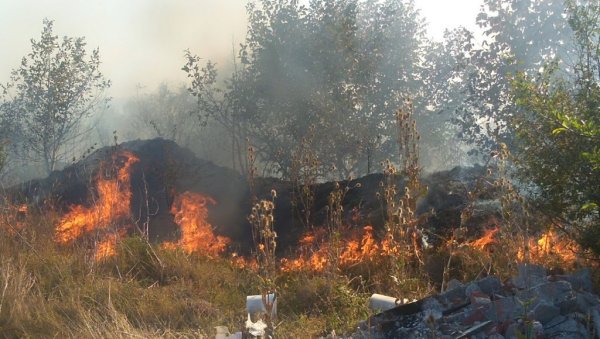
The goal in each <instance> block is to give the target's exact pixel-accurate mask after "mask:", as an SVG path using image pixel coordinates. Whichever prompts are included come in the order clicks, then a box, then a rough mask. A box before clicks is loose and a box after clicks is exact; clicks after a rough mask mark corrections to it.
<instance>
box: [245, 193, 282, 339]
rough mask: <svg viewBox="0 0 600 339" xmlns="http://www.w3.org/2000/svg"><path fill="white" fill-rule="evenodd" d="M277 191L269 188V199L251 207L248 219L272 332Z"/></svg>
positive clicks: (264, 303) (264, 302) (269, 328)
mask: <svg viewBox="0 0 600 339" xmlns="http://www.w3.org/2000/svg"><path fill="white" fill-rule="evenodd" d="M276 198H277V192H276V191H275V190H274V189H273V190H271V200H261V201H259V202H258V203H256V204H255V205H254V207H252V211H251V213H250V216H248V221H249V222H250V225H251V226H252V228H253V231H252V232H253V234H256V236H257V238H256V240H257V241H256V242H255V244H256V262H257V264H258V273H259V275H260V277H261V280H262V285H263V286H262V288H261V296H262V302H263V305H264V306H265V309H266V311H267V312H266V314H264V317H265V322H266V324H267V331H268V332H271V333H273V331H274V326H273V319H271V311H272V308H273V305H272V304H271V303H270V302H269V298H268V295H269V294H271V293H275V292H276V290H277V289H276V287H275V275H276V274H277V262H276V258H275V249H276V247H277V233H276V232H275V230H274V226H275V218H274V216H273V212H274V211H275V199H276Z"/></svg>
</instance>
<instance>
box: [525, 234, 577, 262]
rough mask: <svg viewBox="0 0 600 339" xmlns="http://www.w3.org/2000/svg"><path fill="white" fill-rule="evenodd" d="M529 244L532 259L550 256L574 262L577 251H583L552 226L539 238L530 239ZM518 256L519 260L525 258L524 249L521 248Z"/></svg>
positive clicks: (544, 258)
mask: <svg viewBox="0 0 600 339" xmlns="http://www.w3.org/2000/svg"><path fill="white" fill-rule="evenodd" d="M528 246H529V251H530V254H531V256H530V257H531V259H532V260H537V259H541V260H548V259H549V258H550V259H554V260H556V261H560V262H562V263H574V262H575V261H577V259H578V258H577V252H581V249H580V248H579V246H578V245H577V244H576V243H575V242H574V241H572V240H569V239H566V238H565V237H564V236H561V235H560V234H559V233H558V232H556V231H555V230H554V228H552V227H551V228H549V229H548V230H547V231H546V232H544V233H542V235H541V236H540V238H539V239H535V238H531V239H529V240H528ZM518 258H519V260H524V259H525V253H524V251H523V250H522V249H521V250H519V253H518Z"/></svg>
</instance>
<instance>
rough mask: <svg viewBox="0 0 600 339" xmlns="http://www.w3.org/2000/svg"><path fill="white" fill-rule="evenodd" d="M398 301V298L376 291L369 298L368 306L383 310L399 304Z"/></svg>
mask: <svg viewBox="0 0 600 339" xmlns="http://www.w3.org/2000/svg"><path fill="white" fill-rule="evenodd" d="M400 303H401V301H400V300H399V299H398V298H394V297H389V296H387V295H383V294H377V293H375V294H373V295H372V296H371V297H370V298H369V308H370V309H372V310H381V311H385V310H389V309H391V308H394V307H396V306H398V305H400Z"/></svg>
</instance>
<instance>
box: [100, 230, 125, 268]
mask: <svg viewBox="0 0 600 339" xmlns="http://www.w3.org/2000/svg"><path fill="white" fill-rule="evenodd" d="M124 235H125V234H124V232H117V233H111V234H108V235H107V236H106V237H105V238H104V240H103V241H101V242H99V243H98V244H96V255H95V258H96V261H102V260H105V259H108V258H110V257H114V256H115V255H116V254H117V243H118V240H119V238H120V237H122V236H124Z"/></svg>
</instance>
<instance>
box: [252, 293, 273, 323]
mask: <svg viewBox="0 0 600 339" xmlns="http://www.w3.org/2000/svg"><path fill="white" fill-rule="evenodd" d="M267 302H268V303H272V304H273V308H272V309H271V318H274V317H275V316H276V315H277V298H276V297H275V293H271V294H269V295H267ZM246 312H248V313H249V314H256V313H267V310H266V308H265V305H264V304H263V300H262V295H249V296H247V297H246Z"/></svg>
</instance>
